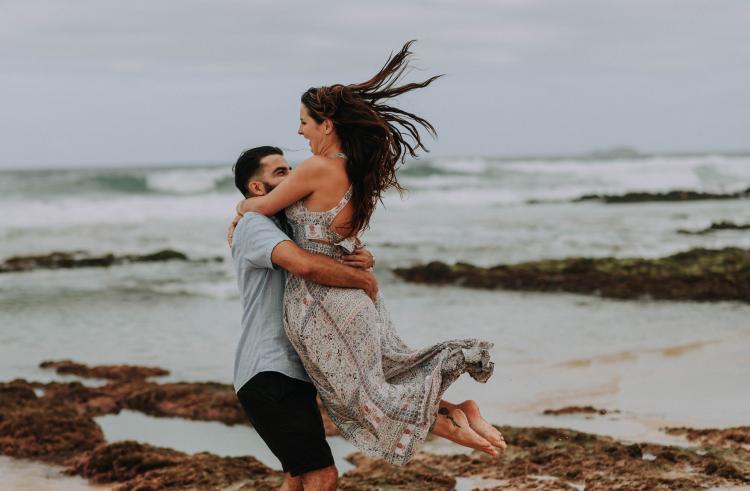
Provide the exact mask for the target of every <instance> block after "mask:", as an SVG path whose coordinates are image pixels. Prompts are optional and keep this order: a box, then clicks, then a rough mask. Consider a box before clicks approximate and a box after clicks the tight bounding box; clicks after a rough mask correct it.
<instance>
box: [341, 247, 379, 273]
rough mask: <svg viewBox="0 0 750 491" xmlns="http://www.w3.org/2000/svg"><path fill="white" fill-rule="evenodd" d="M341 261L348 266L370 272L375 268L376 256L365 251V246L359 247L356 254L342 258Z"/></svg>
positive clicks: (355, 251)
mask: <svg viewBox="0 0 750 491" xmlns="http://www.w3.org/2000/svg"><path fill="white" fill-rule="evenodd" d="M341 260H342V262H343V263H344V264H346V265H347V266H352V267H354V268H359V269H365V270H370V269H372V268H373V267H374V266H375V256H373V255H372V253H371V252H370V251H368V250H367V249H365V248H364V246H361V247H360V246H358V247H357V248H356V249H355V250H354V253H352V254H347V255H345V256H342V257H341Z"/></svg>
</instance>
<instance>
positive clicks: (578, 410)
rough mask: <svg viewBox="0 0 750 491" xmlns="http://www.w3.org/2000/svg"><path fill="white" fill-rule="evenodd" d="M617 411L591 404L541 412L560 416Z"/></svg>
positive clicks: (603, 413) (601, 413)
mask: <svg viewBox="0 0 750 491" xmlns="http://www.w3.org/2000/svg"><path fill="white" fill-rule="evenodd" d="M617 412H619V411H608V410H607V409H597V408H595V407H593V406H565V407H561V408H559V409H545V410H544V412H543V413H542V414H544V415H546V416H562V415H567V414H599V415H602V416H603V415H605V414H608V413H617Z"/></svg>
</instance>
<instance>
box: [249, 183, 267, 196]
mask: <svg viewBox="0 0 750 491" xmlns="http://www.w3.org/2000/svg"><path fill="white" fill-rule="evenodd" d="M247 189H248V191H250V195H252V196H263V195H264V194H266V186H265V185H264V184H263V183H262V182H260V181H252V180H251V181H248V183H247Z"/></svg>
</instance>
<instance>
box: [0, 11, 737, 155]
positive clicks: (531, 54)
mask: <svg viewBox="0 0 750 491" xmlns="http://www.w3.org/2000/svg"><path fill="white" fill-rule="evenodd" d="M412 38H416V39H418V42H417V44H416V45H415V46H414V51H415V53H416V57H415V65H416V66H417V68H418V70H417V71H414V72H413V73H412V74H411V77H413V78H422V77H427V76H429V75H432V74H436V73H445V74H446V77H444V78H443V79H441V80H439V81H438V82H436V83H435V84H434V85H433V86H432V87H430V88H428V89H425V90H422V91H421V92H420V93H415V94H413V95H410V96H409V97H407V98H404V99H403V100H402V101H400V105H401V106H402V107H404V108H405V109H409V110H413V111H415V112H417V113H418V114H421V115H423V116H425V117H426V118H428V119H429V120H430V121H432V122H433V123H434V125H435V126H436V127H437V129H438V133H439V136H438V140H437V141H434V142H432V143H431V144H430V145H429V146H430V148H431V149H432V150H433V154H435V155H438V156H448V155H520V154H526V155H529V154H531V155H540V154H542V155H545V154H563V153H582V152H587V151H590V150H592V149H601V148H607V147H611V146H615V145H629V146H634V147H636V148H638V149H640V150H643V151H693V150H741V149H749V148H750V89H749V88H750V1H748V0H674V1H670V0H621V1H613V0H590V1H582V0H565V1H563V0H498V1H481V0H454V1H450V0H445V1H429V2H428V1H415V0H411V1H408V2H407V1H403V0H402V1H384V0H380V1H377V2H374V1H368V2H359V1H353V0H348V1H347V0H326V1H324V2H309V1H300V2H285V1H250V0H234V1H230V0H163V1H158V0H147V1H146V0H122V1H114V0H76V1H72V0H71V1H66V0H0V167H5V168H9V167H23V166H57V165H87V166H90V165H112V164H146V163H163V162H172V163H181V162H185V163H197V162H227V161H233V160H234V159H235V158H236V156H237V154H238V153H239V152H240V151H241V150H242V149H243V148H245V147H250V146H255V145H260V144H275V145H280V146H283V147H285V148H287V149H290V150H294V149H299V150H300V151H296V152H291V153H290V154H289V155H290V157H291V158H292V159H293V160H297V159H299V158H304V157H305V156H306V155H307V152H306V150H305V149H306V145H305V142H304V141H303V140H302V138H301V137H299V136H298V135H297V134H296V129H297V122H298V111H299V96H300V94H301V93H302V92H303V91H304V90H305V89H306V88H308V87H310V86H318V85H324V84H329V83H336V82H341V83H352V82H359V81H363V80H365V79H367V78H369V77H370V76H371V75H372V74H374V73H375V71H376V70H377V69H378V68H379V67H380V66H381V65H382V63H383V62H384V61H385V59H386V57H387V56H388V54H389V53H390V52H391V51H393V50H396V49H398V48H399V47H400V46H401V45H402V44H403V42H405V41H406V40H408V39H412Z"/></svg>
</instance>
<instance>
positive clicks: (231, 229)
mask: <svg viewBox="0 0 750 491" xmlns="http://www.w3.org/2000/svg"><path fill="white" fill-rule="evenodd" d="M241 219H242V215H237V216H235V217H234V219H233V220H232V223H230V224H229V229H227V243H228V244H229V247H232V236H233V235H234V229H235V228H237V224H238V223H239V222H240V220H241Z"/></svg>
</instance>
